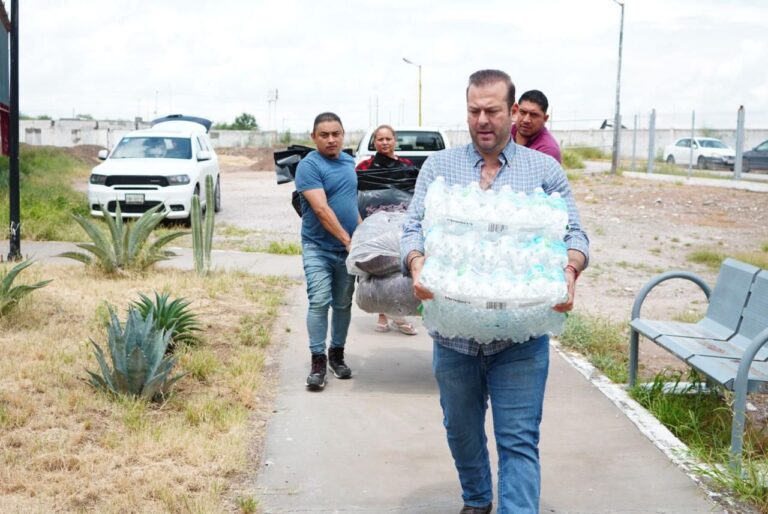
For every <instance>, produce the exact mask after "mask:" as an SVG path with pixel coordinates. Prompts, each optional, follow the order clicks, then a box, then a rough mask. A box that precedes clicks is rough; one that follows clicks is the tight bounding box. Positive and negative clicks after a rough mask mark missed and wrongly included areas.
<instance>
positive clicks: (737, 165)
mask: <svg viewBox="0 0 768 514" xmlns="http://www.w3.org/2000/svg"><path fill="white" fill-rule="evenodd" d="M744 114H745V113H744V106H743V105H740V106H739V111H738V114H737V115H736V161H735V162H734V163H733V180H741V171H742V170H743V165H744V163H743V162H742V156H743V154H744V148H743V147H744Z"/></svg>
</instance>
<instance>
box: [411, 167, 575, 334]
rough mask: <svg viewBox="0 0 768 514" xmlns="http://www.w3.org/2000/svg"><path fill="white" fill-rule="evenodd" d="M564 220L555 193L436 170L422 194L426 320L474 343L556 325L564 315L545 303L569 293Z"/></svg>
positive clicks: (553, 330)
mask: <svg viewBox="0 0 768 514" xmlns="http://www.w3.org/2000/svg"><path fill="white" fill-rule="evenodd" d="M567 224H568V211H567V206H566V204H565V201H564V200H563V199H562V198H561V197H560V195H559V193H553V194H552V195H547V194H546V193H544V191H543V190H542V189H541V188H538V189H536V190H535V191H534V192H533V193H531V194H525V193H520V192H514V191H512V190H511V188H509V187H508V186H504V187H503V188H502V189H501V190H500V191H499V192H495V191H493V190H488V191H483V190H481V189H480V187H479V185H478V184H477V183H472V184H469V185H467V186H457V185H454V186H448V185H446V184H445V181H444V179H443V178H442V177H438V178H437V179H436V180H435V181H434V182H433V183H432V184H431V185H430V186H429V189H428V190H427V196H426V198H425V218H424V222H423V227H424V233H425V251H426V255H427V259H426V261H425V264H424V268H423V270H422V274H421V277H420V280H421V282H422V283H423V284H424V286H425V287H427V288H428V289H430V290H431V291H432V292H433V293H434V294H435V299H434V300H430V301H426V302H424V313H423V315H424V323H425V325H426V326H427V327H428V328H429V329H430V330H436V331H437V332H439V333H440V334H441V335H443V336H444V337H467V338H472V339H475V340H477V341H478V342H481V343H490V342H491V341H494V340H500V339H505V340H509V339H511V340H513V341H517V342H521V341H525V340H527V339H530V338H531V337H538V336H541V335H544V334H551V335H556V334H559V333H561V332H562V329H563V323H564V320H565V316H564V315H563V314H560V313H557V312H555V311H553V310H552V307H553V306H554V305H557V304H559V303H562V302H563V301H565V300H566V299H567V298H568V292H567V284H566V280H565V274H564V272H563V267H564V266H565V265H566V264H567V262H568V254H567V248H566V246H565V244H564V243H563V237H564V235H565V232H566V230H567Z"/></svg>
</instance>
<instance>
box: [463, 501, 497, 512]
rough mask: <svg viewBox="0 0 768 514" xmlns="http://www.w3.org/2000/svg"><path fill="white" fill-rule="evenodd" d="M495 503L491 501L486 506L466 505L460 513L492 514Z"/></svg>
mask: <svg viewBox="0 0 768 514" xmlns="http://www.w3.org/2000/svg"><path fill="white" fill-rule="evenodd" d="M491 509H493V504H492V503H489V504H488V505H487V506H486V507H472V506H471V505H464V508H463V509H461V512H459V514H491Z"/></svg>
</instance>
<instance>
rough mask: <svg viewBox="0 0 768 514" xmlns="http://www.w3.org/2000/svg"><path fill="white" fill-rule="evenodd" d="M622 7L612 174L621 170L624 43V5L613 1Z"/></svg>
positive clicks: (616, 0)
mask: <svg viewBox="0 0 768 514" xmlns="http://www.w3.org/2000/svg"><path fill="white" fill-rule="evenodd" d="M613 1H614V2H615V3H616V4H618V5H620V6H621V25H620V29H619V70H618V72H617V74H616V112H615V115H614V118H613V156H612V158H611V173H614V174H615V173H616V171H617V170H618V168H619V137H620V135H619V133H620V132H621V116H620V114H619V113H620V112H621V110H620V109H621V108H620V97H621V94H620V91H621V49H622V45H623V42H624V4H623V3H621V2H619V1H618V0H613Z"/></svg>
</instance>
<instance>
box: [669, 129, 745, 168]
mask: <svg viewBox="0 0 768 514" xmlns="http://www.w3.org/2000/svg"><path fill="white" fill-rule="evenodd" d="M691 146H693V152H691ZM691 155H693V164H694V165H695V166H696V167H697V168H699V169H711V168H728V169H730V170H733V165H734V163H735V162H736V151H735V150H734V149H733V148H730V147H728V145H726V144H725V143H723V142H722V141H720V140H719V139H715V138H712V137H695V138H693V139H691V138H690V137H683V138H680V139H678V140H677V141H675V143H674V144H671V145H667V146H666V147H665V148H664V160H665V161H666V162H667V164H684V165H686V166H687V165H688V163H690V162H691Z"/></svg>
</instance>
